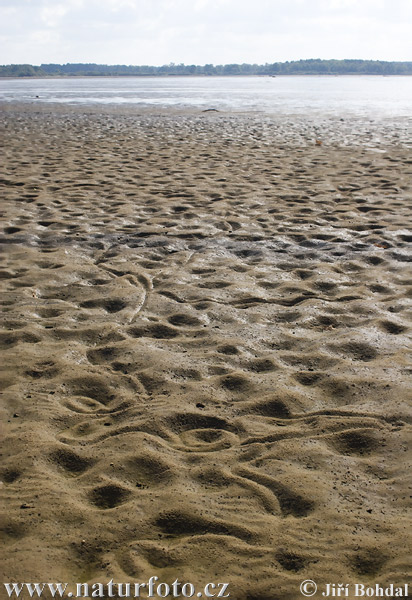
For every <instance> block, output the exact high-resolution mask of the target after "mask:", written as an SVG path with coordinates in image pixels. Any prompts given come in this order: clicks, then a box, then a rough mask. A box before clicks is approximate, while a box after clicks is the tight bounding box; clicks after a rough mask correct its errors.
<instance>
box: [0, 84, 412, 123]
mask: <svg viewBox="0 0 412 600" xmlns="http://www.w3.org/2000/svg"><path fill="white" fill-rule="evenodd" d="M36 96H38V98H36ZM0 102H37V103H39V102H41V103H43V102H57V103H63V104H76V105H79V104H83V105H99V104H100V105H101V104H106V105H110V104H117V105H119V104H122V105H134V106H142V107H159V108H164V107H176V108H192V109H193V108H197V109H199V110H204V109H206V108H216V109H220V110H234V111H263V112H266V113H285V114H286V113H287V114H291V113H299V114H302V113H307V112H310V113H312V112H321V113H323V114H325V113H335V114H341V113H344V112H345V113H347V112H349V113H354V114H358V115H363V116H368V115H370V116H411V115H412V77H374V76H357V77H351V76H347V77H319V76H318V77H316V76H313V77H312V76H310V77H309V76H306V77H298V76H296V77H204V78H187V77H170V78H156V77H144V78H139V77H127V78H126V77H125V78H103V77H87V78H82V79H0Z"/></svg>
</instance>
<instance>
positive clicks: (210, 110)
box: [202, 108, 219, 112]
mask: <svg viewBox="0 0 412 600" xmlns="http://www.w3.org/2000/svg"><path fill="white" fill-rule="evenodd" d="M202 112H219V111H218V109H217V108H206V109H205V110H202Z"/></svg>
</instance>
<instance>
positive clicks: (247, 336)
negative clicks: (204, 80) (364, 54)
mask: <svg viewBox="0 0 412 600" xmlns="http://www.w3.org/2000/svg"><path fill="white" fill-rule="evenodd" d="M1 130H2V131H1V135H2V139H3V140H4V148H5V149H4V152H3V154H4V160H3V164H4V168H3V174H2V176H1V180H0V184H1V186H0V187H1V196H2V222H3V225H4V229H3V232H2V234H1V237H0V241H1V243H2V267H1V278H2V281H1V283H2V294H1V300H0V304H1V311H2V332H1V338H0V339H1V349H2V356H3V366H4V369H3V372H2V376H1V388H2V406H3V408H2V421H3V423H4V439H5V441H4V444H3V458H2V463H1V467H0V475H1V480H2V485H1V488H0V489H1V494H2V496H3V497H4V498H5V501H6V508H7V512H6V515H5V517H4V519H3V521H2V531H3V534H4V539H5V544H4V549H5V553H4V555H5V556H4V560H3V569H4V575H3V580H4V581H63V582H70V583H75V582H81V581H90V582H93V581H101V582H107V581H108V580H109V579H110V578H114V579H115V581H120V582H126V581H132V582H133V581H139V582H141V581H147V579H148V578H149V577H150V576H152V575H156V576H158V577H159V581H164V582H169V583H172V582H173V581H174V580H175V579H176V578H178V579H179V581H183V582H185V581H188V582H192V583H193V584H195V585H196V586H197V587H200V586H201V585H204V584H205V583H207V582H229V583H230V588H229V590H230V593H231V598H233V599H234V600H275V599H276V598H279V599H280V598H281V599H286V598H300V597H302V596H301V594H300V592H299V585H300V582H301V581H303V580H305V579H313V580H315V581H316V582H318V584H319V585H320V586H322V585H323V584H325V583H328V582H330V583H339V582H344V583H352V582H364V583H369V584H371V583H377V582H378V583H380V584H382V585H383V584H389V583H398V584H399V585H400V584H404V583H407V582H408V577H410V573H411V555H412V545H411V539H410V535H408V531H409V532H410V519H408V513H407V510H408V505H410V498H411V478H410V473H411V453H410V439H411V429H412V426H411V423H412V419H411V396H412V385H411V376H412V360H411V332H412V325H411V317H412V272H411V266H412V264H411V263H412V253H411V242H412V231H411V222H412V211H411V206H412V199H411V188H412V152H411V143H410V141H411V139H412V136H411V131H412V123H411V120H409V121H408V120H405V119H404V120H394V119H393V120H391V119H385V120H373V119H369V120H362V119H350V118H348V117H346V116H343V117H342V118H336V117H332V116H330V117H324V118H320V117H319V118H317V119H313V120H310V119H308V118H306V117H305V116H302V117H301V118H299V117H296V116H295V117H290V118H288V117H276V116H264V115H259V114H254V115H253V114H249V115H245V114H243V115H242V114H238V115H233V114H225V113H198V114H194V113H193V114H189V113H177V112H176V113H172V112H169V113H168V114H161V111H157V112H156V113H154V112H150V111H145V112H138V111H137V110H136V111H133V110H126V109H122V110H119V109H117V110H116V109H113V110H109V109H106V110H103V109H97V110H92V109H80V108H78V109H75V108H72V109H70V108H64V107H43V108H42V107H39V106H35V107H34V106H26V107H23V106H20V107H17V106H12V105H9V106H5V107H3V109H2V124H1ZM316 140H320V141H321V142H322V144H321V145H320V144H316ZM409 583H410V581H409Z"/></svg>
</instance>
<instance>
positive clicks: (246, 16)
mask: <svg viewBox="0 0 412 600" xmlns="http://www.w3.org/2000/svg"><path fill="white" fill-rule="evenodd" d="M411 32H412V0H0V64H9V63H31V64H35V65H36V64H40V63H42V62H43V63H48V62H56V63H65V62H95V63H106V64H132V65H133V64H134V65H139V64H140V65H141V64H150V65H162V64H167V63H169V62H174V63H181V62H183V63H186V64H206V63H213V64H225V63H242V62H250V63H259V64H262V63H266V62H269V63H271V62H276V61H285V60H296V59H300V58H364V59H381V60H412V42H411Z"/></svg>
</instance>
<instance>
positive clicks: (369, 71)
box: [0, 59, 412, 77]
mask: <svg viewBox="0 0 412 600" xmlns="http://www.w3.org/2000/svg"><path fill="white" fill-rule="evenodd" d="M150 75H155V76H173V75H412V62H386V61H381V60H349V59H345V60H321V59H309V60H293V61H290V62H289V61H288V62H276V63H266V64H265V65H256V64H254V65H250V64H247V63H243V64H230V65H212V64H208V65H203V66H199V65H184V64H179V65H176V64H174V63H170V64H168V65H163V66H162V67H151V66H148V65H142V66H130V65H129V66H128V65H96V64H94V63H67V64H65V65H59V64H42V65H40V66H39V67H35V66H33V65H5V66H0V77H52V76H60V77H61V76H68V77H76V76H83V77H86V76H87V77H90V76H96V77H98V76H100V77H101V76H112V77H114V76H117V77H123V76H129V77H130V76H134V77H136V76H137V77H139V76H150Z"/></svg>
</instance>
